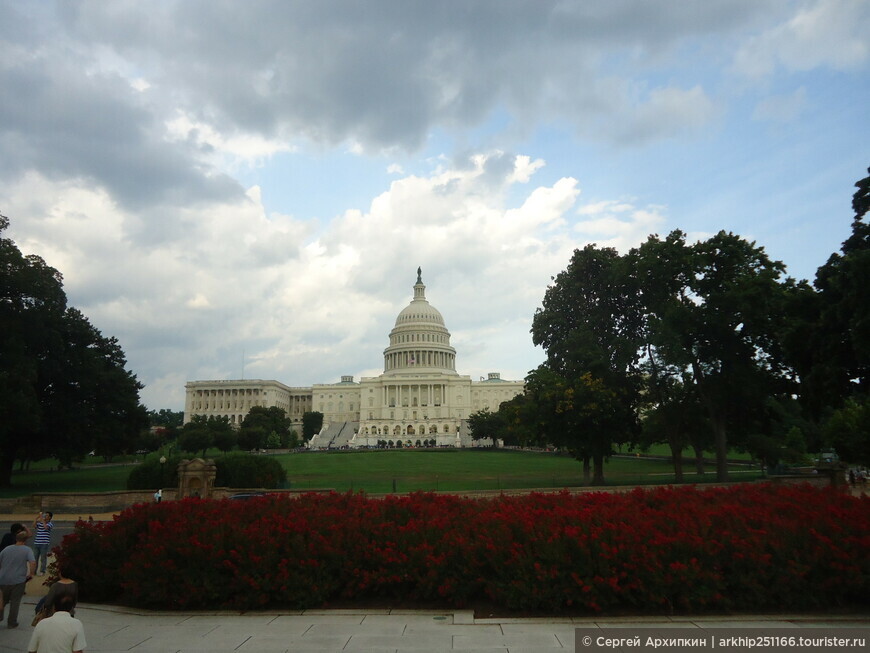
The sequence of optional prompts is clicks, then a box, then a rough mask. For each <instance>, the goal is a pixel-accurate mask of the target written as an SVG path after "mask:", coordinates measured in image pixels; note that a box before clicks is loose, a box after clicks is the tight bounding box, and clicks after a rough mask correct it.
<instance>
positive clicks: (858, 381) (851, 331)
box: [789, 177, 870, 418]
mask: <svg viewBox="0 0 870 653" xmlns="http://www.w3.org/2000/svg"><path fill="white" fill-rule="evenodd" d="M855 185H856V186H857V187H858V191H857V192H856V193H855V195H854V196H853V199H852V206H853V208H854V209H855V218H854V220H853V221H852V233H851V234H850V236H849V238H847V239H846V240H845V241H844V242H843V245H842V247H841V249H840V252H838V253H834V254H832V255H831V257H830V258H829V259H828V261H827V262H826V263H825V264H824V265H823V266H821V267H820V268H819V269H818V271H817V272H816V279H815V282H814V286H815V290H816V293H815V296H813V295H812V294H811V293H809V292H808V291H807V289H804V293H803V296H802V297H801V299H802V302H800V303H798V302H795V304H796V305H798V306H799V308H800V309H801V312H800V313H798V314H797V315H796V316H795V317H796V318H798V319H800V321H799V324H801V325H802V326H803V331H802V332H801V333H800V334H799V335H798V337H795V338H793V340H792V343H791V344H792V346H791V347H790V348H789V351H790V354H791V355H792V356H793V357H795V358H796V359H797V360H798V361H802V362H803V366H802V369H801V371H802V372H803V374H802V377H801V381H802V385H806V386H807V387H806V389H805V390H804V392H803V393H802V394H803V396H804V397H805V398H806V400H807V404H808V405H809V407H810V409H811V410H812V411H813V413H814V416H815V417H816V418H822V417H824V415H825V413H826V409H835V408H837V407H839V406H841V405H842V404H843V402H844V400H846V399H847V398H849V397H852V396H856V395H866V394H868V393H870V293H868V292H867V279H870V224H868V223H867V212H868V203H870V177H867V178H865V179H862V180H861V181H859V182H857V183H856V184H855Z"/></svg>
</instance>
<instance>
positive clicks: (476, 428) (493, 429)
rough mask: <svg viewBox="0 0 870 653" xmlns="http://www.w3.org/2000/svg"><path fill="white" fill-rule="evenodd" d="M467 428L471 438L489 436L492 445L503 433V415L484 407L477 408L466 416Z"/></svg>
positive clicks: (480, 438)
mask: <svg viewBox="0 0 870 653" xmlns="http://www.w3.org/2000/svg"><path fill="white" fill-rule="evenodd" d="M468 429H469V431H470V432H471V438H472V439H473V440H483V439H485V438H490V439H492V442H493V445H494V444H495V441H496V440H497V439H498V438H500V437H502V435H503V434H504V430H505V423H504V416H503V415H502V414H501V413H494V412H492V411H491V410H488V409H486V408H485V409H483V410H479V411H477V412H474V413H471V415H469V416H468Z"/></svg>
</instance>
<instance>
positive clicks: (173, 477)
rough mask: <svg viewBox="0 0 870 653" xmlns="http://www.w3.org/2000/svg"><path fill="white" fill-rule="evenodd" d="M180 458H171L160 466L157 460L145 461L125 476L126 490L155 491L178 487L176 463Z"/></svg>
mask: <svg viewBox="0 0 870 653" xmlns="http://www.w3.org/2000/svg"><path fill="white" fill-rule="evenodd" d="M180 462H181V458H171V459H169V460H167V461H166V462H165V463H163V464H161V463H160V461H159V460H156V459H155V460H147V461H145V462H144V463H142V464H141V465H137V466H136V467H134V468H133V470H132V471H131V472H130V474H129V476H127V489H128V490H156V489H157V488H160V487H178V463H180Z"/></svg>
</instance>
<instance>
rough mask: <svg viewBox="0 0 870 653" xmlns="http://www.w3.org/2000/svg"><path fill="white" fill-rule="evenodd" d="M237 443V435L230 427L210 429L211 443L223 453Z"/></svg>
mask: <svg viewBox="0 0 870 653" xmlns="http://www.w3.org/2000/svg"><path fill="white" fill-rule="evenodd" d="M238 443H239V436H238V434H237V433H236V431H235V429H233V428H232V427H230V428H228V429H218V430H216V431H212V444H213V445H214V446H215V447H216V448H217V449H218V450H220V451H223V452H224V453H226V452H228V451H232V450H233V449H234V448H235V447H236V445H238Z"/></svg>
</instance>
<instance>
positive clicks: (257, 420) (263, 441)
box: [240, 406, 298, 449]
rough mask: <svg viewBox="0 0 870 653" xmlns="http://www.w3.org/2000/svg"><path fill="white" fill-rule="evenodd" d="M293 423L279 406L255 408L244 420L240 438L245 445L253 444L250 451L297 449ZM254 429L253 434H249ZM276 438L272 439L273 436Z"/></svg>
mask: <svg viewBox="0 0 870 653" xmlns="http://www.w3.org/2000/svg"><path fill="white" fill-rule="evenodd" d="M291 426H292V422H291V420H290V418H289V417H287V414H286V413H285V412H284V409H283V408H279V407H277V406H269V407H268V408H266V407H265V406H253V407H252V408H251V410H249V411H248V414H247V415H245V419H244V420H242V426H241V429H240V437H241V438H242V439H243V440H244V441H245V444H251V445H252V446H250V447H244V448H248V449H261V448H263V447H264V446H266V447H268V448H270V449H277V448H279V447H285V448H290V447H295V446H296V445H297V444H298V439H297V438H296V433H295V431H293V430H292V428H291ZM251 429H253V430H254V431H255V432H254V433H253V434H248V433H247V432H248V431H249V430H251ZM273 433H274V434H275V438H271V435H272V434H273Z"/></svg>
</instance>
